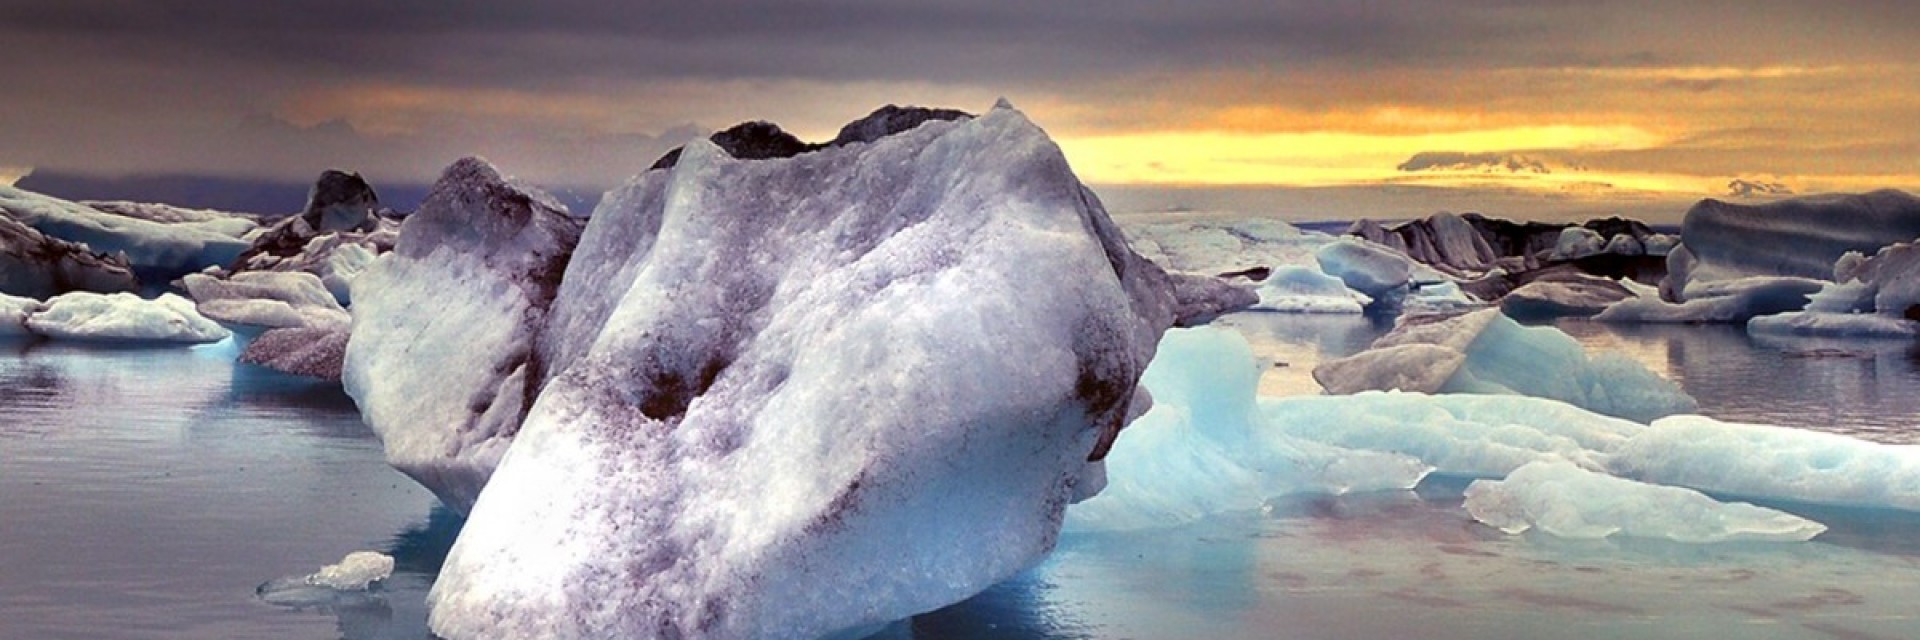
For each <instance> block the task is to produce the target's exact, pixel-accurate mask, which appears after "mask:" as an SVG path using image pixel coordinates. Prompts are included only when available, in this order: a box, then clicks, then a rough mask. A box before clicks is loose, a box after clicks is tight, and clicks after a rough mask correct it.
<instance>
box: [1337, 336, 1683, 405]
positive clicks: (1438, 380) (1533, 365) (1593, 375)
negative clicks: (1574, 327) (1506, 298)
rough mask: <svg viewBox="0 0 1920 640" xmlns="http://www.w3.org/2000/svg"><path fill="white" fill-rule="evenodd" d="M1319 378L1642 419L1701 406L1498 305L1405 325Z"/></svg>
mask: <svg viewBox="0 0 1920 640" xmlns="http://www.w3.org/2000/svg"><path fill="white" fill-rule="evenodd" d="M1313 377H1314V379H1315V380H1318V381H1319V382H1320V384H1321V386H1323V387H1325V388H1326V390H1327V391H1328V392H1329V393H1334V394H1348V393H1356V392H1359V391H1365V390H1389V389H1399V390H1402V391H1418V392H1424V393H1483V394H1503V395H1522V396H1533V397H1540V398H1551V399H1555V400H1560V401H1563V402H1567V403H1570V404H1573V405H1575V406H1579V407H1582V408H1585V409H1588V410H1591V411H1596V412H1599V413H1603V414H1607V415H1611V416H1619V417H1623V418H1627V419H1630V420H1637V421H1642V422H1645V421H1648V420H1652V419H1654V418H1658V417H1661V416H1667V415H1672V414H1675V413H1686V412H1690V411H1694V410H1695V409H1696V408H1697V405H1696V404H1695V403H1694V401H1693V399H1692V398H1690V397H1688V396H1687V395H1686V393H1685V392H1683V391H1681V390H1680V388H1679V387H1678V386H1676V385H1674V384H1673V383H1672V382H1670V381H1667V380H1666V379H1663V378H1661V377H1660V376H1658V375H1655V374H1654V373H1652V372H1650V371H1647V370H1646V368H1645V367H1642V366H1640V365H1639V364H1638V363H1636V362H1634V361H1632V360H1631V359H1628V358H1626V357H1625V356H1621V355H1619V354H1613V353H1602V354H1599V355H1598V356H1595V357H1591V358H1590V357H1588V356H1587V354H1586V352H1585V351H1584V350H1583V349H1582V348H1581V347H1580V344H1579V343H1578V342H1576V341H1574V339H1573V338H1572V337H1569V336H1567V335H1566V334H1565V333H1562V332H1561V331H1560V330H1559V329H1555V328H1553V327H1523V326H1520V324H1519V323H1516V322H1514V321H1513V320H1512V319H1511V318H1508V317H1506V316H1505V315H1503V314H1501V313H1500V311H1499V310H1498V309H1486V310H1481V311H1476V312H1473V313H1468V314H1464V315H1460V316H1455V317H1452V318H1447V319H1445V320H1440V321H1437V322H1426V323H1418V322H1415V323H1407V322H1403V323H1402V325H1401V326H1400V327H1396V328H1395V330H1394V331H1393V332H1392V333H1389V334H1387V335H1385V336H1382V337H1381V338H1380V339H1379V340H1377V341H1375V342H1374V344H1373V346H1372V347H1370V348H1369V349H1368V350H1366V351H1362V352H1360V353H1357V354H1354V355H1353V356H1350V357H1347V358H1342V359H1338V360H1330V361H1327V362H1324V363H1321V364H1320V366H1318V367H1315V368H1314V370H1313Z"/></svg>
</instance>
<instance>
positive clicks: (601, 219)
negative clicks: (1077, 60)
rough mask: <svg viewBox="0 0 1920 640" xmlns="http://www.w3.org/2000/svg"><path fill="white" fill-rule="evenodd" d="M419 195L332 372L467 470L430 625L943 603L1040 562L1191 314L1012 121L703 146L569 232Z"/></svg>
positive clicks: (573, 627)
mask: <svg viewBox="0 0 1920 640" xmlns="http://www.w3.org/2000/svg"><path fill="white" fill-rule="evenodd" d="M768 126H769V127H770V126H771V125H768ZM862 130H864V129H862ZM773 155H775V156H777V155H779V154H773ZM435 193H436V195H435V196H434V197H430V198H429V201H428V203H427V204H426V205H423V206H422V208H421V211H419V212H418V213H416V214H414V215H413V216H412V217H411V218H409V219H408V220H407V222H406V224H405V225H404V228H403V230H402V233H401V238H400V241H399V244H398V245H397V246H396V248H395V249H394V251H393V252H392V253H390V254H388V255H387V256H384V257H381V258H379V259H378V260H376V261H375V263H374V264H373V266H371V267H369V268H368V269H367V271H366V272H365V273H363V274H362V275H361V276H360V279H359V280H356V281H355V282H354V286H353V295H354V315H355V320H354V326H353V335H352V338H351V340H350V341H349V343H348V347H347V357H346V369H345V371H344V374H343V383H344V384H345V385H346V386H347V387H348V389H349V391H350V393H352V394H353V396H354V398H355V399H356V401H357V402H358V403H360V406H361V408H362V412H363V416H364V417H366V418H367V420H368V422H369V423H370V424H372V425H374V428H375V429H376V431H378V432H379V433H380V434H381V436H382V438H383V440H385V441H386V442H387V445H388V446H389V448H390V449H389V451H390V454H389V455H390V458H393V459H395V460H396V462H397V463H398V464H399V465H400V466H402V467H403V469H404V468H411V469H413V471H412V472H411V475H413V476H414V477H416V478H420V479H422V480H423V482H426V483H432V484H430V485H429V486H438V487H439V488H438V489H436V493H439V494H440V495H442V496H450V497H452V498H453V499H455V500H458V499H459V498H461V497H462V496H463V495H465V496H469V498H470V497H471V496H470V493H469V491H470V490H472V489H478V486H474V485H473V484H471V483H477V482H484V483H485V484H484V486H485V488H484V490H483V491H478V497H477V500H474V501H473V503H472V508H471V512H470V517H469V519H468V520H467V523H466V526H465V528H464V529H463V531H462V532H461V535H460V538H459V540H458V542H456V543H455V545H454V547H453V550H452V552H451V553H450V554H449V556H448V558H447V560H446V563H445V565H444V567H443V569H442V571H441V573H440V577H439V581H438V582H437V583H436V584H435V586H434V589H433V592H432V594H431V595H430V597H429V601H430V604H431V608H432V612H431V615H430V626H431V627H432V629H433V630H434V632H435V633H436V634H439V635H442V636H445V637H449V638H455V639H458V638H472V637H499V636H555V635H557V636H571V637H583V636H594V637H604V636H704V637H738V638H751V637H814V636H818V635H821V634H827V633H833V632H837V631H842V630H847V629H859V628H870V627H872V626H874V625H878V624H883V623H886V622H890V621H893V620H898V619H901V618H904V617H906V616H910V615H913V614H916V613H920V612H924V611H929V610H932V609H936V608H939V607H941V606H944V605H947V604H950V603H953V602H956V601H959V600H961V599H963V598H965V597H968V596H970V595H972V594H974V593H977V592H978V591H980V590H981V589H984V588H986V587H987V586H989V585H992V584H995V583H997V582H1000V581H1002V580H1004V579H1006V578H1008V577H1010V576H1012V575H1014V574H1016V573H1018V572H1019V571H1021V570H1023V569H1025V568H1027V567H1029V566H1031V565H1032V564H1033V563H1035V562H1036V561H1038V560H1039V559H1040V558H1041V557H1042V556H1043V555H1044V554H1045V553H1046V552H1047V551H1048V550H1050V549H1051V548H1052V546H1053V544H1054V541H1055V539H1056V536H1057V534H1058V530H1059V527H1060V524H1061V519H1062V517H1063V513H1064V510H1065V508H1066V505H1067V503H1068V502H1069V501H1070V500H1072V499H1074V498H1076V497H1083V496H1085V495H1087V494H1090V493H1092V492H1093V491H1094V488H1095V487H1097V486H1098V484H1097V483H1098V469H1099V466H1098V464H1096V463H1091V462H1089V460H1090V459H1098V458H1100V457H1102V456H1104V454H1105V453H1106V449H1107V447H1108V446H1110V445H1111V444H1112V442H1113V439H1114V437H1115V436H1116V435H1117V434H1118V432H1119V428H1120V426H1121V425H1122V424H1124V422H1125V419H1126V418H1127V417H1129V415H1130V414H1132V407H1133V406H1134V404H1135V397H1136V393H1137V388H1136V383H1137V381H1138V378H1139V375H1140V373H1141V371H1142V370H1144V369H1145V368H1146V363H1147V362H1148V360H1150V359H1151V357H1152V354H1153V350H1154V346H1155V344H1156V343H1157V342H1158V340H1159V337H1160V335H1161V333H1162V332H1163V331H1164V330H1165V329H1166V328H1167V327H1169V326H1171V325H1172V324H1173V323H1174V322H1175V321H1176V320H1179V318H1176V317H1175V313H1174V303H1175V301H1174V299H1173V293H1172V288H1173V285H1172V283H1171V281H1170V279H1169V278H1168V277H1167V276H1166V275H1165V273H1164V272H1163V271H1161V270H1160V269H1159V268H1158V267H1156V266H1155V265H1153V264H1152V263H1150V262H1148V261H1146V260H1145V259H1143V258H1141V257H1140V256H1138V255H1137V254H1135V253H1133V251H1131V250H1130V249H1129V248H1128V247H1127V245H1126V243H1125V240H1124V239H1123V237H1122V234H1121V232H1120V230H1119V229H1118V228H1117V227H1116V226H1115V225H1114V224H1113V223H1112V221H1111V220H1110V219H1109V218H1108V217H1107V215H1106V213H1105V211H1104V210H1103V209H1102V208H1101V205H1100V203H1099V200H1098V199H1097V198H1095V197H1094V196H1093V194H1092V193H1091V192H1090V191H1089V190H1087V189H1086V188H1085V187H1084V186H1082V185H1081V184H1080V183H1079V181H1078V180H1077V179H1076V178H1075V177H1074V176H1073V173H1072V172H1071V170H1070V168H1069V167H1068V165H1067V162H1066V159H1065V157H1064V156H1063V155H1062V154H1061V152H1060V150H1059V148H1058V147H1057V146H1056V145H1054V144H1053V142H1052V141H1051V140H1049V139H1048V138H1047V136H1046V134H1045V133H1043V132H1042V131H1041V130H1040V129H1039V128H1038V127H1036V126H1035V125H1033V124H1032V123H1031V122H1030V121H1028V120H1027V119H1026V117H1025V116H1023V115H1021V114H1020V113H1019V112H1017V111H1015V110H1014V109H1012V108H1011V107H1008V106H1005V105H1004V104H1003V105H1000V106H996V107H995V108H994V109H993V110H992V111H990V112H988V113H986V114H984V115H981V116H979V117H977V118H972V119H964V120H931V121H927V122H924V123H922V124H920V125H919V126H917V127H914V128H912V129H908V130H905V131H900V132H896V133H895V134H894V135H891V136H886V137H883V138H878V139H875V140H873V141H870V142H864V143H863V142H853V143H848V144H844V145H840V146H829V147H826V148H821V149H817V150H813V151H807V152H800V153H797V154H796V155H791V156H788V157H769V158H767V159H760V160H751V159H744V158H737V157H732V156H731V155H730V154H728V153H727V152H726V151H725V150H723V149H722V147H721V146H719V145H717V144H715V143H713V142H711V141H709V140H696V141H693V142H690V143H689V144H687V145H686V146H685V147H684V148H683V150H682V151H681V152H680V153H679V154H678V155H677V157H676V158H675V161H674V162H673V163H672V166H671V167H664V168H661V169H658V170H651V171H647V172H645V173H643V174H641V175H639V176H637V177H636V178H635V179H634V180H633V181H631V182H629V183H628V184H627V185H625V186H623V187H621V188H619V189H616V190H615V191H613V192H611V193H609V194H608V196H607V197H606V198H605V199H603V201H602V203H601V205H600V206H599V207H598V208H597V209H596V210H595V212H594V214H593V216H592V217H591V223H590V224H588V225H587V227H586V229H585V230H584V231H583V232H582V233H581V235H580V239H579V242H578V244H577V245H569V244H568V243H565V242H561V241H559V240H561V239H562V238H561V234H560V233H558V228H557V227H549V226H546V225H550V224H554V222H549V221H557V220H558V219H560V216H559V212H558V211H557V210H550V209H548V208H544V207H538V206H533V203H534V202H535V199H534V198H531V197H529V195H527V194H526V193H525V192H524V191H516V190H514V189H512V188H510V185H507V184H505V183H503V182H501V181H499V180H497V179H493V177H492V176H491V175H490V172H479V171H472V170H466V169H460V168H456V170H451V171H449V175H448V176H447V177H445V178H443V179H442V181H441V183H440V184H439V185H438V186H436V189H435ZM516 194H518V195H516ZM512 203H517V204H513V206H501V205H502V204H512ZM530 213H531V215H532V220H534V221H536V222H534V223H529V222H528V221H529V217H528V216H529V214H530ZM507 214H513V215H507ZM542 229H553V232H545V231H542V232H540V233H537V234H536V233H534V232H535V231H537V230H542ZM522 236H527V237H522ZM564 249H571V252H572V253H571V258H570V259H569V258H567V257H565V255H564V254H563V253H561V251H562V250H564ZM543 252H544V253H543ZM536 258H537V259H536ZM516 265H520V266H516ZM536 265H545V266H541V267H540V268H535V269H527V268H522V267H523V266H527V267H531V266H536ZM562 266H564V269H562V268H561V267H562ZM556 281H557V283H558V287H557V291H556V290H555V289H553V288H552V285H553V284H554V283H556ZM474 292H484V294H485V295H484V296H483V295H480V294H476V293H474ZM549 292H553V293H552V294H551V296H550V297H549ZM478 300H484V302H477V301H478ZM523 412H524V415H525V416H526V417H525V419H524V420H519V419H517V416H518V415H519V414H521V413H523ZM448 416H452V417H453V418H454V419H452V420H449V419H447V417H448ZM509 442H510V443H511V446H510V448H509V446H508V444H509ZM482 449H486V450H489V451H491V452H497V453H491V452H489V451H481V450H482ZM449 452H452V455H449ZM496 461H497V467H495V468H492V469H491V476H490V477H488V475H487V474H486V470H487V468H488V467H489V466H490V465H492V464H494V463H495V462H496ZM445 470H451V471H452V475H458V476H459V477H460V479H458V480H456V481H455V483H454V484H458V483H469V484H468V485H467V489H460V490H453V491H449V490H447V486H448V484H449V483H446V482H444V480H445V479H447V478H448V476H449V474H446V473H443V471H445Z"/></svg>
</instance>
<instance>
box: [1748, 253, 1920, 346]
mask: <svg viewBox="0 0 1920 640" xmlns="http://www.w3.org/2000/svg"><path fill="white" fill-rule="evenodd" d="M1833 279H1834V282H1832V283H1828V284H1826V285H1825V286H1824V287H1822V288H1821V289H1820V291H1819V292H1818V293H1815V294H1813V295H1812V296H1811V300H1812V301H1811V302H1810V303H1809V304H1808V305H1807V308H1806V310H1805V311H1798V312H1787V313H1780V314H1775V315H1770V316H1758V317H1755V318H1753V319H1752V320H1749V321H1747V331H1748V332H1751V333H1775V334H1795V335H1819V336H1841V337H1846V336H1860V337H1887V338H1911V337H1914V336H1916V335H1920V245H1915V244H1913V243H1907V242H1902V243H1896V244H1892V245H1888V246H1887V247H1884V248H1882V249H1880V251H1878V252H1876V253H1875V254H1874V255H1873V257H1872V258H1868V257H1866V256H1865V255H1862V254H1860V253H1857V252H1849V253H1846V254H1844V255H1842V256H1841V257H1840V259H1839V260H1836V261H1835V262H1834V266H1833Z"/></svg>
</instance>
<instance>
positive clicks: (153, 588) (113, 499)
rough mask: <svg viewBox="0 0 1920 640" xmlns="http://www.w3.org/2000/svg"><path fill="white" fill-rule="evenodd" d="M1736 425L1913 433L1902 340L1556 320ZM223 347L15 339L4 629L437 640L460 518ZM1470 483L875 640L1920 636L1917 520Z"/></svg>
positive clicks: (1271, 379) (1271, 529) (1134, 553)
mask: <svg viewBox="0 0 1920 640" xmlns="http://www.w3.org/2000/svg"><path fill="white" fill-rule="evenodd" d="M1224 323H1226V324H1229V325H1232V326H1235V327H1236V328H1238V329H1240V330H1241V331H1242V332H1243V333H1245V334H1246V335H1247V336H1248V337H1249V339H1250V341H1251V342H1252V343H1253V344H1254V346H1255V349H1256V350H1257V351H1258V352H1259V353H1260V354H1261V355H1262V356H1263V357H1264V358H1266V359H1267V360H1268V370H1267V373H1266V375H1265V377H1264V378H1263V380H1262V393H1263V394H1265V395H1288V394H1300V393H1315V392H1317V386H1315V385H1314V383H1313V382H1312V378H1311V374H1310V372H1311V369H1312V366H1313V364H1314V363H1316V362H1318V361H1320V360H1322V359H1325V358H1329V357H1337V356H1340V355H1345V354H1347V353H1351V352H1353V351H1355V350H1358V349H1360V348H1364V347H1365V346H1366V344H1367V343H1368V342H1370V341H1371V340H1372V339H1373V338H1374V337H1376V336H1378V335H1379V334H1380V333H1382V332H1384V331H1385V330H1386V329H1387V328H1389V325H1388V324H1387V323H1384V322H1380V321H1371V320H1368V319H1365V318H1359V317H1351V316H1296V315H1279V314H1239V315H1235V316H1230V317H1228V318H1226V319H1224ZM1561 326H1562V328H1563V329H1565V330H1567V331H1568V332H1569V333H1571V334H1573V335H1574V336H1576V337H1577V338H1578V339H1579V340H1581V341H1582V342H1583V343H1585V344H1587V345H1588V346H1589V348H1590V349H1591V348H1610V349H1616V350H1620V351H1623V352H1625V353H1627V354H1629V355H1630V356H1632V357H1634V358H1636V359H1638V360H1640V361H1641V362H1643V363H1645V364H1646V365H1647V366H1649V367H1650V368H1652V369H1653V370H1654V371H1657V372H1660V373H1661V374H1663V375H1666V376H1668V377H1670V378H1672V379H1674V380H1676V381H1678V382H1680V383H1681V385H1682V386H1683V387H1685V388H1686V389H1687V391H1688V392H1689V393H1692V394H1693V395H1694V396H1695V397H1696V398H1697V399H1699V400H1700V401H1701V404H1702V407H1703V412H1705V413H1708V414H1710V415H1714V416H1715V417H1719V418H1722V419H1728V420H1749V421H1758V422H1769V423H1775V424H1789V425H1794V426H1800V427H1803V428H1811V429H1822V430H1831V431H1839V432H1844V433H1849V434H1853V435H1856V436H1858V437H1864V438H1869V439H1873V440H1878V441H1883V442H1892V443H1915V442H1920V430H1916V429H1915V428H1914V427H1916V426H1920V357H1917V356H1916V355H1915V350H1914V348H1913V345H1912V344H1911V343H1905V342H1896V343H1872V342H1823V341H1800V340H1771V339H1753V338H1748V337H1747V336H1746V335H1745V333H1744V332H1741V331H1739V330H1738V329H1735V328H1728V327H1685V326H1681V327H1612V326H1605V325H1598V324H1593V323H1586V322H1565V323H1562V325H1561ZM232 357H233V354H232V353H231V350H230V349H228V348H223V347H218V346H216V347H204V348H196V349H179V348H162V349H103V348H98V347H76V346H69V345H58V344H47V343H39V344H23V343H0V639H7V640H10V639H13V638H59V637H86V638H227V637H249V638H253V637H272V638H424V637H427V635H428V634H427V632H426V629H425V606H424V598H425V594H426V589H427V588H428V586H429V585H430V584H431V582H432V578H433V575H434V572H435V570H436V567H437V566H438V564H439V562H440V560H441V558H443V557H444V554H445V552H446V548H447V546H448V545H449V544H451V541H452V537H453V536H454V535H455V534H456V533H457V532H458V527H459V524H460V523H459V520H458V518H457V517H455V516H453V515H452V514H450V513H448V512H447V511H446V510H444V509H442V508H439V507H437V506H436V504H435V502H434V500H433V498H432V497H431V496H430V495H428V494H427V493H426V492H425V491H424V490H421V489H419V488H418V487H417V486H415V485H414V484H413V483H412V482H411V481H408V480H407V479H406V478H405V477H403V476H401V475H400V474H398V473H396V472H394V471H392V470H391V469H389V468H388V467H387V466H386V465H385V464H384V463H383V462H382V461H381V456H380V448H379V443H378V442H377V441H376V440H374V438H373V435H372V433H371V432H370V431H369V430H368V429H367V428H366V427H365V426H363V425H361V423H360V421H359V419H358V417H357V414H356V413H355V412H354V409H353V405H352V403H351V402H350V401H349V400H348V399H347V398H346V397H345V395H344V394H342V393H341V392H340V391H339V390H338V388H337V387H328V386H325V385H316V384H311V383H307V382H303V381H301V380H299V379H297V378H291V377H287V376H282V375H279V374H275V373H272V372H268V371H264V370H260V369H257V368H253V367H247V366H238V365H234V364H232ZM1462 488H1463V486H1462V483H1460V482H1458V481H1447V480H1435V481H1430V482H1429V483H1427V484H1426V485H1423V486H1422V487H1421V488H1420V490H1419V491H1417V492H1413V493H1406V492H1398V493H1391V494H1372V495H1355V496H1342V497H1328V496H1305V497H1291V498H1283V499H1276V500H1273V501H1270V502H1269V503H1268V505H1267V508H1266V509H1265V510H1263V511H1262V512H1259V513H1241V514H1229V515H1225V516H1221V517H1217V518H1213V519H1210V520H1207V521H1204V522H1200V523H1197V524H1194V525H1190V526H1186V527H1182V528H1179V529H1174V530H1167V531H1158V532H1152V533H1142V534H1102V535H1068V536H1066V537H1064V538H1063V539H1062V540H1061V543H1060V548H1059V550H1058V551H1057V552H1056V553H1055V554H1054V556H1053V557H1052V558H1051V559H1049V560H1048V561H1047V562H1046V563H1044V564H1043V565H1041V566H1040V567H1037V568H1035V569H1034V570H1032V571H1029V572H1027V573H1026V574H1023V575H1022V576H1019V577H1017V578H1015V579H1013V580H1010V581H1009V582H1007V583H1005V584H1002V585H1000V586H998V587H995V588H993V589H991V590H989V591H987V592H986V593H983V594H981V595H979V596H977V597H975V598H973V599H972V600H969V601H967V602H964V603H961V604H959V605H955V606H953V607H949V608H947V609H945V610H942V611H938V612H934V613H930V614H926V615H922V616H919V617H917V618H915V619H913V620H911V621H905V622H902V623H898V624H895V625H893V626H892V627H890V628H888V629H887V630H885V631H883V632H882V633H881V634H880V635H879V636H878V637H881V638H923V639H924V638H1195V637H1210V638H1310V639H1318V638H1329V639H1332V638H1341V639H1344V638H1394V637H1421V638H1439V639H1446V638H1741V639H1743V640H1746V639H1765V638H1841V639H1849V640H1857V639H1871V638H1888V639H1892V638H1910V637H1916V636H1920V609H1915V608H1914V607H1913V606H1912V605H1911V603H1912V602H1915V601H1916V600H1917V599H1920V517H1915V516H1908V515H1901V514H1894V513H1889V512H1873V511H1858V510H1844V509H1830V508H1813V507H1805V506H1796V505H1774V506H1784V507H1787V508H1790V509H1792V510H1795V511H1797V512H1799V513H1802V514H1803V515H1808V516H1810V517H1813V518H1815V519H1817V520H1820V521H1822V522H1824V523H1826V524H1828V525H1830V526H1832V527H1833V529H1832V530H1831V531H1829V532H1828V533H1827V534H1823V535H1822V536H1821V537H1820V538H1818V539H1816V540H1815V541H1814V542H1812V543H1806V544H1798V545H1778V544H1776V545H1766V544H1751V545H1712V546H1688V545H1678V544H1666V543H1652V542H1634V541H1625V542H1622V541H1604V542H1568V541H1562V540H1556V539H1552V538H1549V537H1544V536H1538V535H1522V536H1507V535H1503V534H1500V533H1498V532H1495V531H1492V530H1490V529H1487V528H1485V527H1482V526H1479V525H1476V524H1474V523H1473V522H1471V521H1470V520H1468V519H1467V516H1466V514H1465V512H1464V510H1462V509H1461V508H1460V507H1459V502H1460V491H1461V489H1462ZM361 549H371V550H377V551H382V552H385V553H388V554H391V555H393V556H395V558H396V559H397V561H398V568H397V570H396V572H395V575H394V577H393V578H392V579H390V580H388V581H387V583H386V585H385V587H384V588H383V589H382V590H380V591H378V592H376V593H374V594H372V596H373V597H370V598H360V599H355V600H352V601H347V602H343V603H340V604H338V605H335V606H316V607H308V608H305V609H295V608H285V607H279V606H274V605H270V604H266V603H264V602H261V601H260V600H258V599H257V598H256V597H255V595H254V589H255V588H256V587H257V586H259V585H260V584H261V583H264V582H266V581H268V580H272V579H274V578H279V577H282V576H286V575H299V574H303V573H307V572H311V571H313V570H315V569H317V568H318V567H319V566H321V565H324V564H327V563H331V562H335V561H337V560H339V558H340V557H341V556H342V555H345V554H346V553H347V552H350V551H355V550H361Z"/></svg>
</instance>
